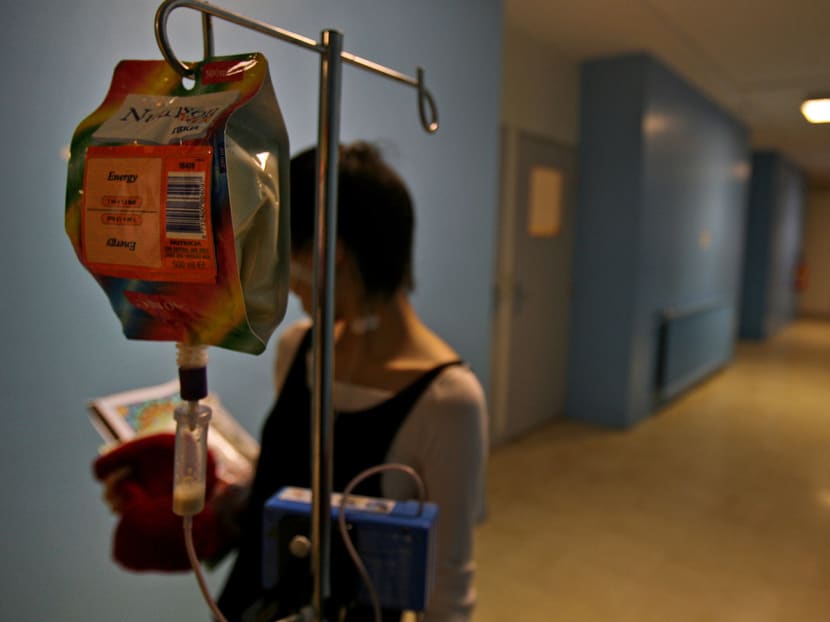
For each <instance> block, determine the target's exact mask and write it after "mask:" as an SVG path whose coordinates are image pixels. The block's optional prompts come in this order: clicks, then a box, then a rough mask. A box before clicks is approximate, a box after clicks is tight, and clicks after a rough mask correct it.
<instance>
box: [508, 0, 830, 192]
mask: <svg viewBox="0 0 830 622" xmlns="http://www.w3.org/2000/svg"><path fill="white" fill-rule="evenodd" d="M505 19H506V20H507V22H508V24H510V25H511V26H512V27H513V28H514V29H515V30H517V31H518V32H521V33H523V34H525V35H526V36H529V37H532V38H534V39H537V40H539V41H542V42H544V43H545V44H547V45H549V46H550V47H552V48H555V49H556V50H558V51H559V52H560V53H561V54H563V55H564V56H566V57H568V58H570V59H572V60H574V61H576V62H579V61H582V60H585V59H588V58H596V57H601V56H607V55H613V54H619V53H623V52H633V51H649V52H651V53H653V54H654V55H655V56H656V57H657V58H659V59H661V60H662V61H663V62H664V63H666V64H667V65H669V66H670V67H672V68H673V69H674V70H675V71H677V72H678V73H680V74H681V75H683V76H684V77H685V78H686V79H687V80H688V81H689V82H691V83H692V84H695V85H696V86H697V87H698V88H700V89H701V90H702V91H703V92H704V93H707V94H708V95H709V96H710V97H711V98H712V99H714V100H715V101H717V102H718V103H720V104H721V105H722V106H723V107H724V108H726V109H727V110H729V111H731V112H732V113H733V114H734V115H735V116H736V117H737V118H739V119H740V120H741V121H743V122H744V123H745V124H746V126H747V127H748V128H749V130H750V137H751V141H752V145H753V147H755V148H759V149H776V150H779V151H781V152H782V153H784V154H785V155H787V156H788V157H789V158H790V159H791V160H792V161H794V162H795V163H796V164H798V165H799V166H800V167H801V168H802V170H803V171H804V172H805V173H806V175H807V178H808V179H809V181H810V183H811V185H814V186H830V124H824V125H811V124H809V123H808V122H807V121H806V120H805V119H804V118H803V117H802V116H801V113H800V110H799V106H800V104H801V101H802V100H803V99H804V97H805V96H807V95H810V94H816V93H818V94H821V93H824V94H828V93H830V0H728V1H726V2H724V1H723V0H717V1H716V0H569V1H565V0H505Z"/></svg>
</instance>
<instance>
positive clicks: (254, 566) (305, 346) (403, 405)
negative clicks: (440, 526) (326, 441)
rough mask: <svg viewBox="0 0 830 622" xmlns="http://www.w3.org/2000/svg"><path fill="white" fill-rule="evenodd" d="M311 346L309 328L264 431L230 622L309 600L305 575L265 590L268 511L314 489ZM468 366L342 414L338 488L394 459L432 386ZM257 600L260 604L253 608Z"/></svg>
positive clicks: (231, 582) (228, 603)
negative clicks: (290, 495)
mask: <svg viewBox="0 0 830 622" xmlns="http://www.w3.org/2000/svg"><path fill="white" fill-rule="evenodd" d="M310 345H311V330H308V331H307V332H306V334H305V336H304V338H303V340H302V342H301V343H300V346H299V348H297V353H296V354H295V356H294V360H293V362H292V364H291V368H290V369H289V372H288V375H287V377H286V379H285V383H284V385H283V387H282V390H281V391H280V392H279V395H278V396H277V400H276V402H275V404H274V406H273V408H272V409H271V412H270V414H269V415H268V418H267V419H266V420H265V424H264V426H263V428H262V433H261V439H260V455H259V461H258V463H257V468H256V475H255V476H254V481H253V485H252V488H251V493H250V497H249V501H248V506H247V509H246V511H245V512H244V515H243V517H242V522H241V536H240V542H239V552H238V555H237V558H236V561H235V563H234V566H233V569H232V570H231V573H230V575H229V577H228V580H227V582H226V584H225V588H224V589H223V591H222V595H221V597H220V598H219V608H220V609H221V610H222V612H223V613H224V615H225V617H227V618H228V620H229V621H230V622H236V621H240V622H248V621H258V620H260V619H262V620H266V619H270V620H273V619H276V617H275V616H277V615H280V616H281V615H287V613H289V612H290V610H291V609H292V608H295V607H298V606H303V605H306V604H308V599H307V594H308V593H309V592H308V590H309V587H310V586H307V585H306V582H307V577H305V576H302V577H288V581H282V582H281V585H280V586H278V587H277V589H276V590H275V591H274V592H273V593H270V594H266V593H264V591H263V588H262V509H263V507H264V505H265V502H266V501H267V500H268V499H269V498H270V497H271V496H273V495H274V493H276V492H277V491H278V490H279V489H280V488H282V487H283V486H299V487H303V488H310V487H311V461H312V449H311V443H312V439H311V391H310V390H309V382H308V375H307V369H306V355H307V354H308V350H309V347H310ZM460 363H461V361H452V362H449V363H444V364H441V365H438V366H436V367H434V368H433V369H431V370H429V371H427V372H425V373H424V374H423V375H421V376H420V377H419V378H417V379H416V380H415V381H414V382H412V383H411V384H410V385H409V386H407V387H405V388H404V389H402V390H401V391H400V392H398V393H396V394H395V395H393V396H392V397H390V398H389V399H387V400H385V401H383V402H381V403H380V404H377V405H375V406H373V407H371V408H368V409H366V410H360V411H344V412H337V413H336V414H335V418H334V432H333V433H334V456H333V461H334V462H333V489H334V490H335V491H342V490H343V489H344V488H345V487H346V485H347V484H348V483H349V481H351V480H352V479H353V478H354V477H355V476H356V475H358V474H359V473H361V472H362V471H364V470H366V469H368V468H370V467H373V466H376V465H379V464H383V463H384V462H385V461H386V455H387V454H388V453H389V449H390V447H391V445H392V442H393V441H394V439H395V436H396V434H397V432H398V430H399V429H400V427H401V425H402V424H403V422H404V420H405V419H406V417H407V415H408V414H409V412H410V411H411V410H412V407H413V406H414V405H415V403H416V402H417V401H418V399H419V398H420V397H421V395H422V394H423V392H424V391H425V390H426V388H427V387H428V386H429V385H430V383H431V382H432V381H433V380H434V379H435V378H436V377H437V376H438V375H439V374H440V373H441V372H442V371H443V370H444V369H445V368H447V367H450V366H452V365H458V364H460ZM354 493H355V494H360V495H367V496H381V488H380V478H379V477H373V478H369V479H367V480H365V481H364V482H362V483H361V484H360V485H359V486H358V487H357V488H356V489H355V491H354ZM333 554H334V553H333ZM298 582H300V583H302V585H300V584H298ZM287 583H291V585H287ZM304 598H305V599H306V600H303V599H304ZM257 601H260V602H259V603H258V604H256V605H254V606H253V607H252V604H254V603H257ZM263 601H275V602H276V601H278V602H279V604H278V605H274V603H273V602H272V603H271V605H270V606H269V607H267V609H268V611H264V609H265V608H266V606H265V604H263ZM246 610H247V612H246ZM257 611H258V613H256V612H257ZM243 614H244V615H243ZM399 617H400V612H391V611H390V612H386V611H384V622H386V621H387V620H390V621H391V620H395V621H397V620H398V619H399ZM347 619H348V620H349V622H359V621H361V620H372V617H371V610H370V609H368V610H367V609H364V610H363V613H360V612H359V611H355V612H354V614H353V615H349V616H348V618H347Z"/></svg>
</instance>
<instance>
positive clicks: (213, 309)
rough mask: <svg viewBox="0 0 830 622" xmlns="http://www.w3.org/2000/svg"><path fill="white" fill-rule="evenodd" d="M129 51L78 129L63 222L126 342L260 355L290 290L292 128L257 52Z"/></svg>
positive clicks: (72, 145) (281, 312) (71, 159)
mask: <svg viewBox="0 0 830 622" xmlns="http://www.w3.org/2000/svg"><path fill="white" fill-rule="evenodd" d="M193 68H194V69H195V76H194V81H195V84H194V85H193V87H192V88H188V87H186V86H185V85H184V84H183V82H182V78H181V76H179V74H178V73H176V71H175V70H174V69H173V68H172V67H170V66H169V65H168V64H167V63H166V62H164V61H122V62H120V63H119V64H118V66H117V67H116V69H115V73H114V75H113V79H112V84H111V85H110V90H109V93H108V94H107V97H106V99H105V100H104V102H103V103H102V104H101V106H100V107H99V108H98V109H97V110H96V111H95V112H93V113H92V114H91V115H89V116H88V117H87V118H86V119H84V120H83V121H82V122H81V124H80V125H79V126H78V128H77V129H76V130H75V134H74V136H73V138H72V144H71V157H70V160H69V174H68V180H67V192H66V231H67V234H68V235H69V238H70V240H71V241H72V245H73V246H74V248H75V252H76V253H77V255H78V258H79V259H80V261H81V262H82V263H83V265H84V266H85V267H86V268H87V270H89V272H90V273H91V274H92V275H93V277H95V279H96V280H97V281H98V283H99V284H100V285H101V287H102V288H103V289H104V291H105V292H106V295H107V297H108V298H109V301H110V303H111V305H112V308H113V310H114V311H115V313H116V315H117V316H118V318H119V319H120V321H121V323H122V326H123V330H124V334H125V335H126V337H127V338H129V339H148V340H160V341H176V342H180V343H183V344H188V345H215V346H219V347H222V348H228V349H231V350H237V351H241V352H249V353H253V354H257V353H260V352H262V351H263V350H264V349H265V345H266V344H267V342H268V339H269V337H270V336H271V333H272V332H273V331H274V329H275V328H276V326H277V324H278V323H279V322H280V320H282V317H283V315H284V313H285V306H286V301H287V298H288V266H289V255H290V251H289V220H288V219H289V209H288V197H289V192H288V167H289V157H290V156H289V146H288V137H287V134H286V130H285V123H284V122H283V119H282V115H281V113H280V109H279V105H278V103H277V99H276V97H275V95H274V92H273V88H272V86H271V80H270V77H269V74H268V65H267V62H266V60H265V58H264V57H263V56H262V55H261V54H245V55H239V56H228V57H221V58H212V59H209V60H206V61H204V62H202V63H198V64H195V65H193Z"/></svg>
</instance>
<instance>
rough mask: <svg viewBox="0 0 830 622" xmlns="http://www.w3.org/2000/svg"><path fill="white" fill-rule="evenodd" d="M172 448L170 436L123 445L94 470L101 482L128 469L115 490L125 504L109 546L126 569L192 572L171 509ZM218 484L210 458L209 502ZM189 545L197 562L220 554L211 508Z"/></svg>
mask: <svg viewBox="0 0 830 622" xmlns="http://www.w3.org/2000/svg"><path fill="white" fill-rule="evenodd" d="M174 446H175V435H174V434H170V433H163V434H154V435H151V436H145V437H141V438H138V439H136V440H132V441H128V442H125V443H122V444H121V445H119V446H118V447H116V448H115V449H113V450H112V451H110V452H108V453H106V454H104V455H103V456H100V457H99V458H98V459H97V460H95V462H94V463H93V465H92V468H93V472H94V474H95V477H96V478H97V479H99V480H101V481H103V480H104V479H105V478H106V477H107V476H108V475H110V474H112V473H114V472H116V471H117V470H119V469H122V468H125V467H126V468H127V469H129V472H128V474H127V475H125V476H124V477H123V478H122V479H121V480H119V481H118V482H117V483H116V484H115V486H114V492H115V494H116V495H117V496H119V497H120V498H121V499H122V500H123V505H122V507H121V508H120V509H121V517H120V520H119V521H118V524H117V525H116V528H115V532H114V533H113V542H112V555H113V558H114V559H115V560H116V561H117V562H118V563H119V564H120V565H121V566H123V567H124V568H127V569H128V570H135V571H147V570H156V571H168V572H173V571H182V570H188V569H190V562H189V561H188V559H187V551H186V549H185V545H184V531H183V527H182V517H180V516H178V515H176V514H174V513H173V509H172V508H173V458H174ZM216 481H217V480H216V464H215V462H214V459H213V456H211V455H210V453H208V464H207V473H206V497H207V498H208V499H210V496H211V493H212V491H213V489H214V487H215V486H216ZM193 542H194V547H195V549H196V554H197V556H198V557H199V559H209V558H211V557H214V556H216V555H217V554H218V553H219V552H220V546H221V544H220V542H221V538H220V530H219V525H218V520H217V516H216V514H215V512H214V511H213V508H212V507H211V506H210V504H209V503H206V505H205V509H204V510H203V511H202V512H201V513H199V514H197V515H196V516H194V517H193Z"/></svg>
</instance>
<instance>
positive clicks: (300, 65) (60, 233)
mask: <svg viewBox="0 0 830 622" xmlns="http://www.w3.org/2000/svg"><path fill="white" fill-rule="evenodd" d="M217 4H220V5H223V6H225V7H226V8H229V9H231V10H235V11H238V12H241V13H245V14H248V15H250V16H251V17H254V18H257V19H261V20H265V21H269V22H272V23H278V24H279V25H280V26H282V27H284V28H288V29H291V30H294V31H296V32H299V33H302V34H305V35H308V36H312V37H317V36H318V35H319V32H320V31H321V30H322V29H325V28H338V29H340V30H341V31H342V32H343V33H344V35H345V46H346V49H348V50H349V51H352V52H354V53H356V54H359V55H362V56H365V57H368V58H370V59H373V60H377V61H379V62H382V63H384V64H387V65H389V66H391V67H394V68H396V69H399V70H401V71H403V72H406V73H413V72H414V69H415V66H416V65H418V64H421V65H423V66H424V67H425V68H426V71H427V73H426V75H427V84H428V86H429V87H430V88H431V89H432V92H433V94H434V96H435V98H436V101H437V103H438V106H439V112H440V115H441V123H442V129H441V130H440V132H439V133H438V134H437V135H436V136H427V135H426V134H425V133H424V132H423V131H422V130H421V129H420V125H419V122H418V117H417V107H416V96H415V92H414V90H411V89H408V88H404V87H401V86H399V85H397V84H395V83H392V82H388V81H384V80H380V79H378V78H376V77H374V76H371V75H369V74H366V73H364V72H362V71H359V70H357V69H354V68H349V67H346V68H344V87H343V117H342V119H343V120H342V136H343V139H344V140H351V139H355V138H368V139H375V140H379V141H380V142H381V143H382V145H383V146H384V147H386V152H387V154H388V156H389V159H390V160H391V162H392V164H393V165H394V166H396V167H397V168H398V169H399V170H400V171H401V172H402V174H403V176H404V178H406V179H407V180H408V182H409V184H410V186H411V189H412V191H413V194H414V197H415V201H416V204H417V210H418V212H417V218H418V223H417V227H418V229H417V242H416V256H417V259H416V276H417V280H418V289H417V292H416V295H415V304H416V306H417V308H418V309H419V311H420V312H421V313H422V315H423V316H424V318H425V319H426V320H427V322H428V323H430V324H431V325H433V326H434V327H435V328H436V329H437V330H438V331H439V332H440V333H441V334H442V335H444V336H445V337H446V338H447V340H448V341H450V343H452V345H454V346H455V347H456V348H457V349H458V351H459V352H460V353H461V354H462V356H463V357H464V358H465V359H467V360H468V361H469V362H470V363H471V364H472V366H473V368H474V369H475V371H476V372H477V373H478V374H479V376H480V377H481V379H482V380H483V382H484V384H485V386H487V384H488V382H489V378H488V369H489V360H488V357H489V351H490V345H489V340H490V317H489V310H490V284H491V279H492V274H491V272H492V270H491V266H492V264H493V261H492V257H493V250H492V241H493V238H494V231H493V222H494V217H495V209H496V190H497V188H496V183H497V182H496V180H497V159H498V142H497V141H498V130H497V128H498V119H499V85H500V62H501V50H500V40H501V21H502V17H501V8H500V6H501V5H500V3H499V2H497V0H487V1H485V2H481V1H479V0H475V1H473V0H465V1H462V2H452V3H444V2H439V1H438V0H430V1H428V2H418V3H412V2H406V1H405V0H386V1H380V0H353V1H351V2H348V3H344V2H336V1H334V0H281V1H280V2H278V3H262V2H254V1H253V0H245V1H242V0H238V1H228V2H225V3H224V4H222V3H217ZM156 7H157V3H156V2H151V1H148V0H131V1H129V2H128V1H126V0H116V1H108V0H78V1H75V2H65V3H62V2H48V1H46V0H32V1H31V2H25V3H24V2H19V3H12V4H10V5H9V6H7V7H4V17H3V20H2V22H0V35H1V36H0V42H2V43H0V45H2V53H3V59H4V60H3V66H4V68H5V72H4V94H3V104H2V106H3V109H2V110H3V114H2V136H3V150H2V155H0V158H2V165H0V171H2V176H3V177H2V179H3V186H2V187H3V192H4V200H3V209H2V215H0V218H2V225H3V226H2V230H3V232H4V244H3V247H2V251H0V252H2V262H0V282H2V283H3V287H4V293H3V296H2V302H0V305H1V306H0V313H2V322H1V323H0V325H2V327H3V328H2V331H3V332H2V338H3V339H2V352H3V354H2V357H3V361H2V369H3V371H2V376H0V383H2V384H0V387H1V388H2V391H0V397H2V411H0V412H2V414H1V415H0V426H2V427H1V428H0V429H1V430H2V432H1V434H2V436H0V438H2V439H3V450H2V452H0V464H2V474H3V478H4V486H3V488H4V493H3V499H4V501H3V518H2V521H3V523H2V524H3V530H2V536H0V537H1V538H2V559H3V564H4V572H3V580H2V582H0V602H2V612H3V613H2V617H3V619H8V620H15V621H20V622H25V621H33V622H41V621H43V620H61V622H71V621H73V620H77V621H84V622H86V621H88V620H119V621H131V620H136V621H138V620H142V621H143V620H179V621H186V620H207V619H208V614H207V611H206V610H205V608H204V606H203V604H202V603H201V600H200V597H199V595H198V589H197V587H196V585H195V583H194V581H193V579H192V577H190V576H177V577H163V576H155V575H132V574H128V573H125V572H123V571H121V570H119V569H118V568H117V567H116V566H114V565H113V564H112V563H111V562H110V561H109V534H110V532H111V529H112V526H113V519H112V517H111V516H110V515H109V514H108V513H107V511H106V510H105V508H104V506H103V504H102V503H101V500H100V488H99V487H98V486H97V485H95V484H94V483H93V481H92V478H91V475H90V463H91V461H92V459H93V457H94V455H95V453H96V450H97V448H98V445H99V439H98V438H97V436H96V434H95V433H94V432H93V430H92V428H91V427H90V426H89V425H88V423H87V420H86V414H85V410H84V404H85V402H86V400H87V399H88V398H90V397H93V396H95V395H100V394H104V393H108V392H111V391H114V390H119V389H125V388H128V387H131V386H134V385H143V384H149V383H156V382H161V381H165V380H167V379H169V378H172V377H173V376H174V374H175V363H174V352H173V346H172V344H164V343H140V342H128V341H126V340H125V339H124V338H123V337H122V335H121V332H120V327H119V325H118V323H117V321H116V318H115V316H114V314H113V313H112V311H111V310H110V308H109V305H108V304H107V302H106V299H105V297H104V295H103V293H102V292H101V291H100V290H99V288H98V286H97V285H96V284H95V283H94V282H93V280H92V278H91V277H90V276H89V275H88V274H87V273H86V272H85V271H84V270H83V269H82V268H81V267H80V265H79V264H78V262H77V260H76V258H75V256H74V253H73V252H72V248H71V246H70V244H69V241H68V240H67V238H66V236H65V234H64V230H63V210H64V186H65V179H66V162H65V161H64V160H63V159H62V150H63V148H64V146H65V145H67V144H68V143H69V140H70V138H71V135H72V132H73V130H74V128H75V126H76V125H77V123H78V122H79V121H80V120H81V119H82V118H83V117H84V116H86V115H87V114H88V113H89V112H91V111H92V110H94V109H95V108H96V107H97V106H98V104H99V103H100V102H101V101H102V99H103V97H104V95H105V93H106V90H107V88H108V85H109V80H110V76H111V73H112V69H113V67H114V66H115V64H116V63H117V61H118V60H120V59H122V58H159V52H158V49H157V48H156V47H155V42H154V38H153V32H152V23H153V15H154V13H155V9H156ZM170 23H171V38H172V41H173V43H174V48H175V49H176V51H177V52H178V53H179V55H180V56H182V57H183V58H194V57H198V56H199V55H200V51H201V50H200V33H199V28H198V23H199V21H198V17H197V16H196V14H194V13H192V12H190V11H187V10H184V9H182V10H179V11H176V12H174V14H173V15H172V17H171V20H170ZM215 30H216V51H217V53H220V54H228V53H235V52H246V51H252V50H259V51H262V52H264V53H265V54H266V56H267V57H268V59H269V61H270V63H271V73H272V78H273V82H274V84H275V88H276V91H277V96H278V98H279V99H280V102H281V105H282V107H283V114H284V116H285V119H286V123H287V125H288V129H289V135H290V137H291V140H292V146H293V149H294V150H295V151H296V150H298V149H300V148H303V147H306V146H309V145H310V144H312V143H313V142H314V141H315V140H316V123H317V120H316V106H317V83H318V77H317V71H318V62H317V59H316V58H315V56H314V55H313V54H310V53H308V52H305V51H302V50H299V49H296V48H293V47H291V46H288V45H286V44H284V43H280V42H276V41H272V40H270V39H267V38H265V37H263V36H262V35H258V34H255V33H247V32H245V31H242V30H240V29H238V28H237V27H234V26H230V25H226V24H223V23H216V26H215ZM296 317H298V311H297V308H296V307H295V306H292V307H291V310H290V312H289V318H296ZM272 344H273V341H272ZM211 356H212V358H211V364H210V367H209V375H210V383H211V387H212V388H213V389H215V390H217V391H218V392H220V393H221V394H222V396H223V398H224V401H225V402H226V403H227V404H228V405H229V406H230V408H231V409H232V410H233V411H234V412H235V413H237V414H238V416H239V418H240V419H241V420H242V422H243V423H244V424H245V425H246V426H247V427H248V428H249V429H250V430H251V431H252V432H257V431H258V428H259V424H260V422H261V419H262V417H263V415H264V413H265V411H266V408H267V407H268V405H269V402H270V400H271V397H272V393H271V364H272V359H273V349H272V348H269V351H268V352H267V353H266V354H264V355H263V356H261V357H250V356H247V355H242V354H235V353H231V352H222V351H218V350H216V351H212V353H211ZM225 570H226V568H222V569H221V570H220V572H218V573H215V574H214V576H213V577H212V579H211V581H212V583H213V585H214V586H216V585H218V584H219V582H220V579H221V576H222V574H223V572H224V571H225Z"/></svg>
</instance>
